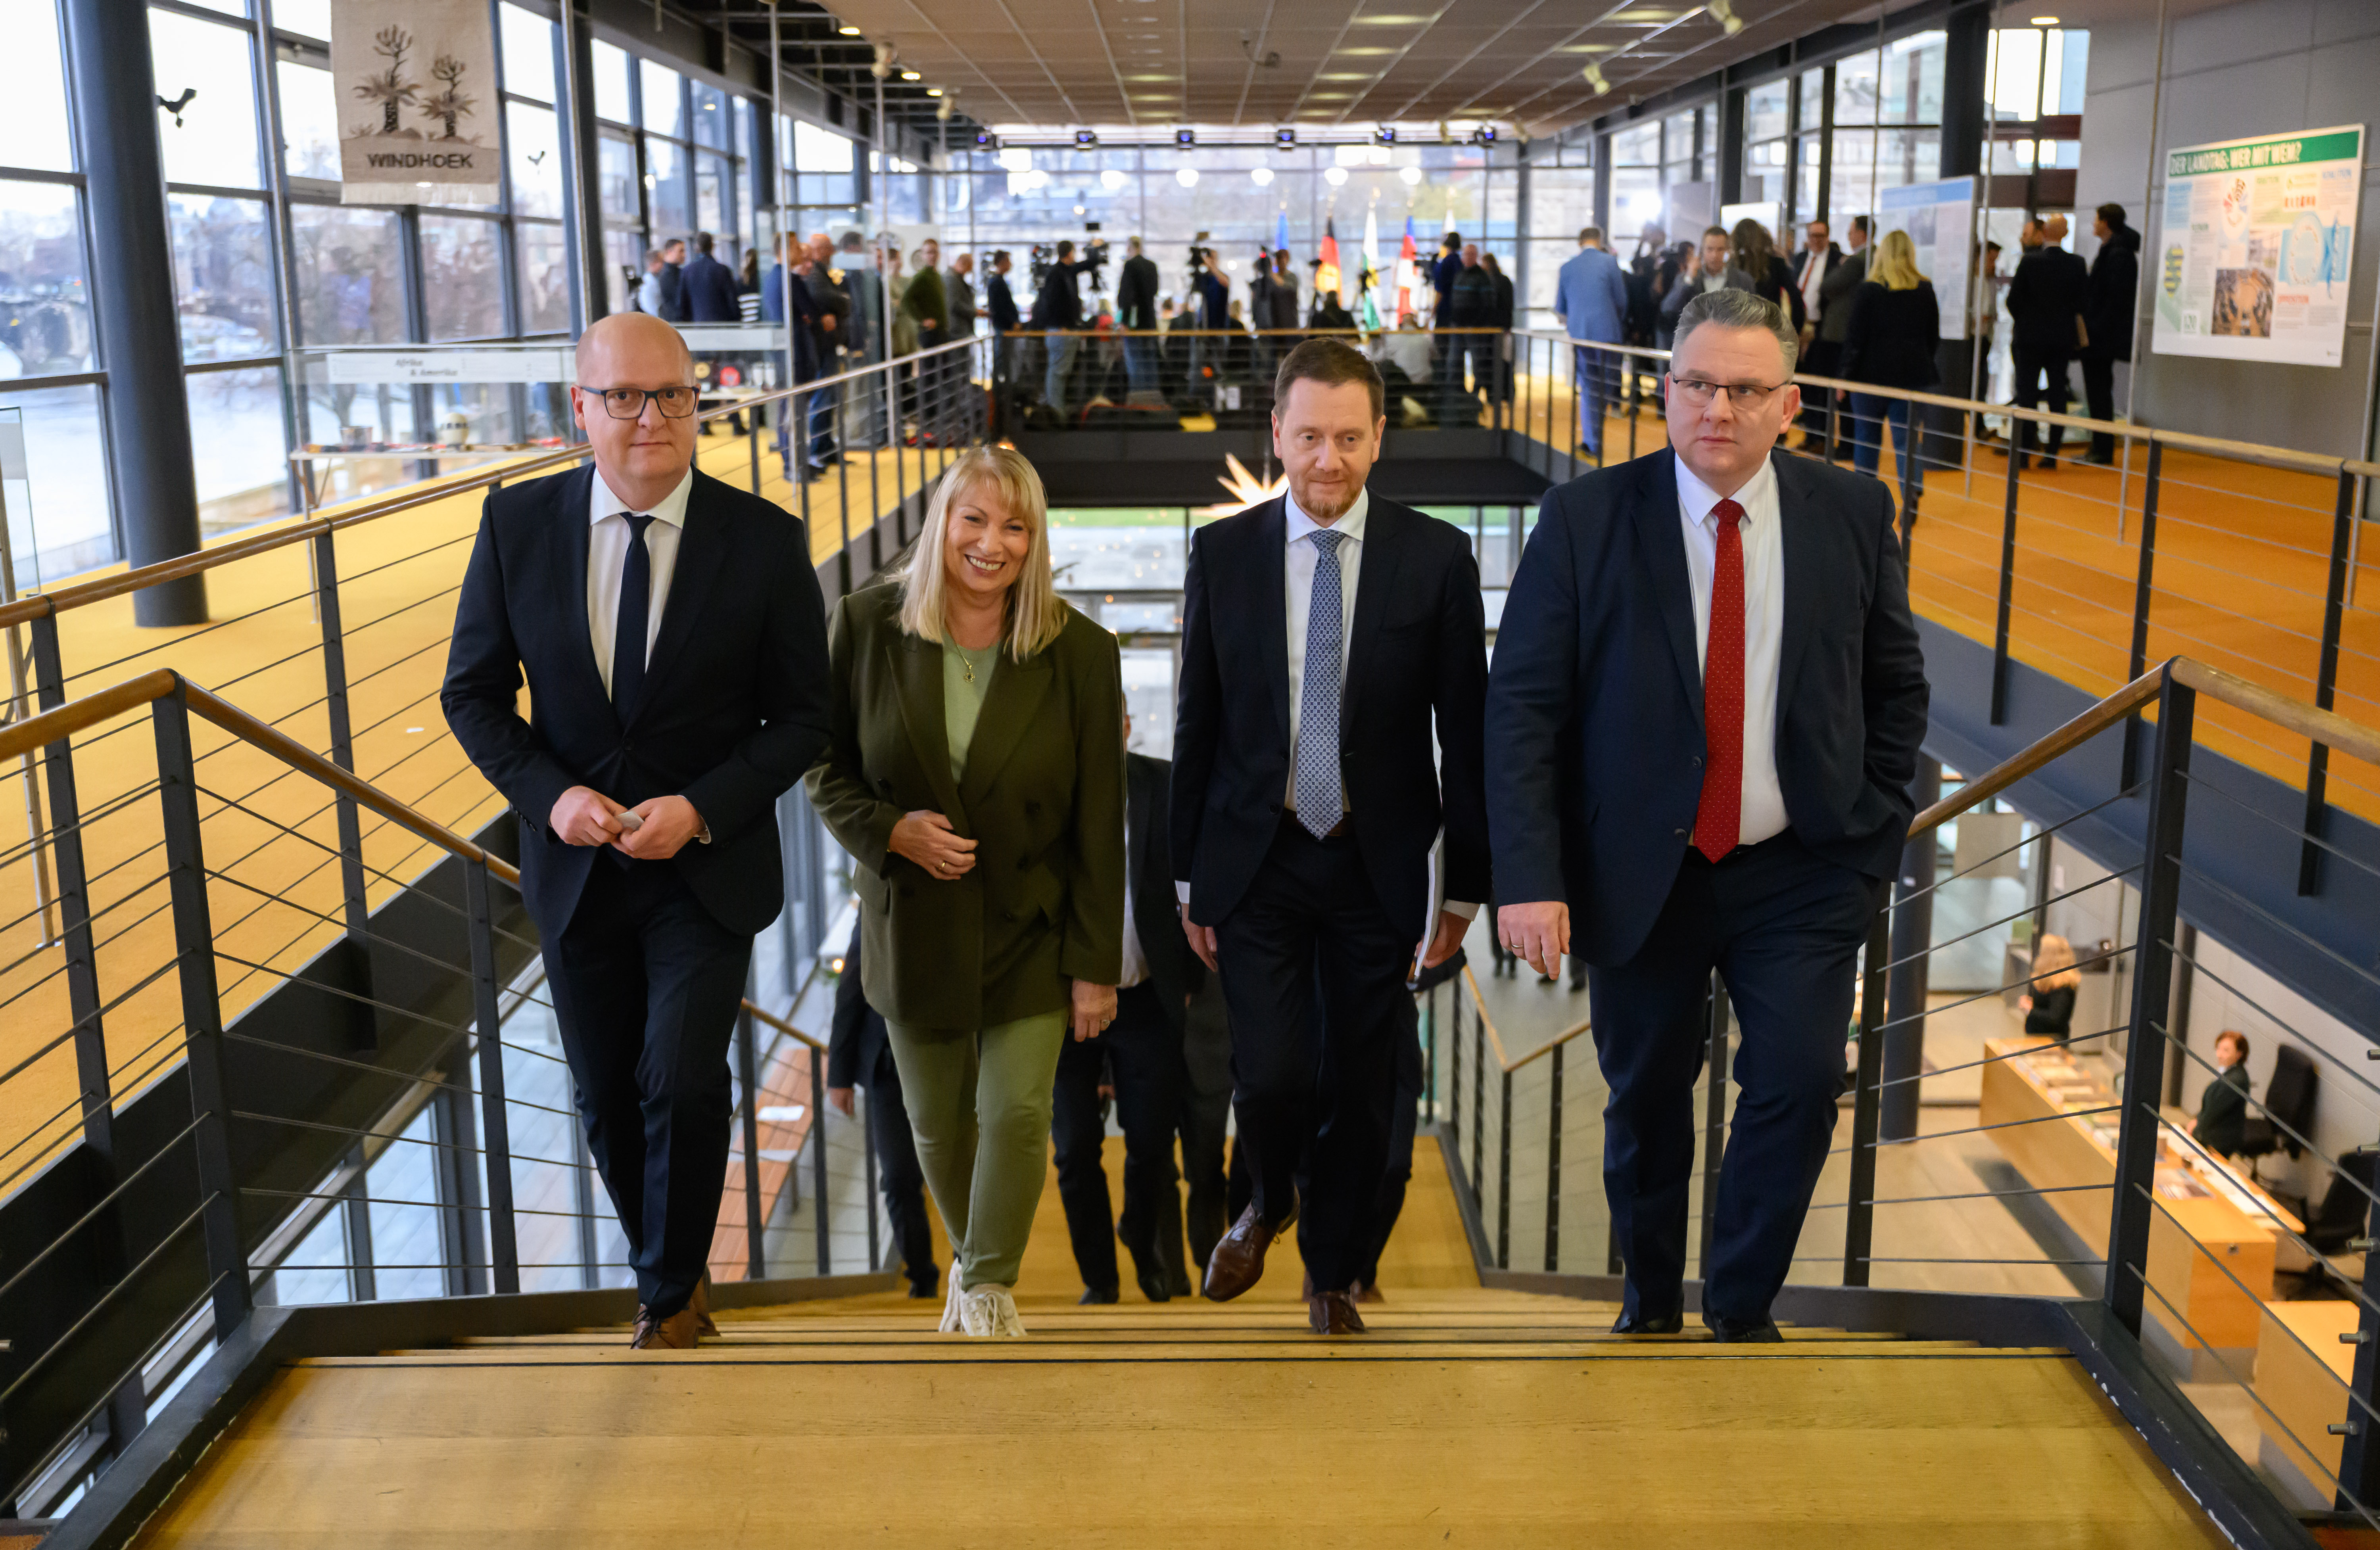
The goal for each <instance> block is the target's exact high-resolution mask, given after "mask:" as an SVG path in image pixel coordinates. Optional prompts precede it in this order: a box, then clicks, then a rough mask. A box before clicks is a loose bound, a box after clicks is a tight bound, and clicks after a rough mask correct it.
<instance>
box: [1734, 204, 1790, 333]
mask: <svg viewBox="0 0 2380 1550" xmlns="http://www.w3.org/2000/svg"><path fill="white" fill-rule="evenodd" d="M1727 239H1728V246H1729V248H1730V254H1729V261H1730V262H1731V263H1733V264H1734V265H1735V267H1736V268H1738V269H1740V270H1742V271H1743V272H1745V273H1746V274H1749V275H1751V276H1752V288H1753V289H1754V290H1755V291H1756V292H1758V293H1759V296H1760V299H1761V300H1763V301H1773V302H1775V303H1776V304H1777V305H1778V306H1779V307H1782V308H1783V309H1785V310H1786V314H1787V317H1788V320H1789V321H1791V323H1792V325H1793V332H1794V333H1796V334H1799V333H1801V332H1802V323H1803V320H1804V319H1805V318H1806V317H1808V315H1809V314H1808V312H1807V310H1806V309H1804V308H1803V302H1802V287H1801V286H1799V285H1795V284H1793V266H1792V265H1791V264H1790V263H1787V262H1786V261H1785V260H1784V259H1783V258H1781V257H1780V256H1779V254H1778V251H1777V242H1776V239H1775V238H1773V237H1771V236H1769V235H1768V228H1767V226H1764V225H1762V224H1760V223H1759V222H1757V221H1755V220H1754V219H1752V217H1750V216H1749V215H1747V216H1745V217H1744V218H1743V220H1741V221H1738V222H1737V223H1736V224H1735V225H1734V226H1733V227H1732V228H1731V229H1730V231H1729V232H1728V234H1727Z"/></svg>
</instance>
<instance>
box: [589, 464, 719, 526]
mask: <svg viewBox="0 0 2380 1550" xmlns="http://www.w3.org/2000/svg"><path fill="white" fill-rule="evenodd" d="M591 482H592V483H593V485H594V487H595V489H594V493H593V495H592V497H591V498H590V500H589V511H588V515H587V521H588V525H589V527H592V526H593V525H594V524H596V523H598V522H601V521H602V520H603V519H604V518H605V517H607V516H617V515H619V514H621V513H622V512H634V511H638V510H639V508H637V507H636V506H632V505H630V504H628V503H626V502H625V501H623V500H621V499H620V498H619V497H618V496H617V495H614V494H613V493H612V487H611V486H610V485H608V484H606V483H604V482H603V474H602V470H601V469H598V470H596V473H595V478H594V479H593V480H592V481H591ZM693 494H694V469H693V468H691V467H688V468H687V469H686V478H682V479H680V480H678V481H677V488H676V489H675V490H671V491H670V492H669V493H668V494H666V495H664V496H662V498H661V502H660V503H659V504H657V505H655V506H653V507H652V508H651V509H650V511H646V512H643V513H642V515H648V516H650V517H651V518H652V519H653V520H654V521H656V522H666V523H668V524H669V525H670V526H671V527H675V528H678V529H679V530H681V531H683V530H684V529H685V527H686V502H687V500H688V499H690V498H691V497H692V496H693Z"/></svg>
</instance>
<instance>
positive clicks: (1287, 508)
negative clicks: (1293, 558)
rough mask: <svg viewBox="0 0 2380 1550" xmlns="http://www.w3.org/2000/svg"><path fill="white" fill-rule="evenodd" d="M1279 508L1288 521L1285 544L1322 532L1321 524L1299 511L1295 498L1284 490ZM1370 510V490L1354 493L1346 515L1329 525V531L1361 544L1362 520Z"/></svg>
mask: <svg viewBox="0 0 2380 1550" xmlns="http://www.w3.org/2000/svg"><path fill="white" fill-rule="evenodd" d="M1371 509H1372V492H1371V490H1369V489H1368V488H1367V489H1364V490H1357V491H1355V503H1354V505H1352V506H1350V507H1348V508H1347V515H1344V516H1342V517H1341V518H1340V519H1339V520H1338V521H1336V522H1334V523H1332V524H1331V525H1330V531H1332V532H1334V533H1336V534H1338V535H1339V536H1340V537H1341V538H1342V539H1346V540H1347V541H1348V542H1350V543H1362V542H1363V541H1364V518H1365V517H1366V515H1369V514H1370V512H1371ZM1281 512H1282V515H1285V516H1286V517H1287V518H1288V519H1289V531H1288V534H1287V536H1286V539H1285V542H1287V543H1295V542H1297V540H1298V539H1302V538H1304V537H1305V535H1307V534H1308V533H1318V532H1320V531H1321V530H1322V524H1320V523H1319V522H1317V521H1315V520H1314V518H1312V517H1310V516H1308V515H1305V512H1303V511H1301V510H1299V509H1298V504H1297V497H1296V496H1294V495H1293V494H1291V493H1290V492H1289V491H1288V490H1282V491H1281Z"/></svg>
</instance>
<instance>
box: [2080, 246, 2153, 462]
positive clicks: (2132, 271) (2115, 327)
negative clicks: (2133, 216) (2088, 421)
mask: <svg viewBox="0 0 2380 1550" xmlns="http://www.w3.org/2000/svg"><path fill="white" fill-rule="evenodd" d="M2092 229H2093V232H2094V234H2095V236H2097V237H2098V238H2099V255H2098V257H2096V258H2095V259H2093V260H2091V271H2090V277H2089V279H2088V280H2086V281H2085V282H2084V284H2083V332H2084V334H2085V340H2084V343H2083V400H2084V402H2086V403H2087V404H2088V405H2089V406H2090V412H2091V418H2093V419H2113V418H2116V363H2117V362H2118V361H2119V360H2130V359H2131V358H2132V313H2133V309H2136V308H2137V307H2138V306H2139V305H2140V295H2139V293H2140V287H2141V234H2140V233H2138V232H2136V231H2134V230H2132V228H2131V227H2130V226H2128V225H2126V224H2124V207H2123V206H2122V205H2120V204H2112V203H2111V204H2103V205H2101V206H2100V207H2099V210H2098V213H2097V214H2096V215H2095V217H2094V219H2093V224H2092ZM2088 461H2090V462H2093V463H2097V464H2101V465H2112V464H2113V463H2114V462H2115V461H2116V437H2115V433H2114V432H2112V431H2107V430H2095V431H2093V432H2092V433H2091V454H2090V457H2089V458H2088Z"/></svg>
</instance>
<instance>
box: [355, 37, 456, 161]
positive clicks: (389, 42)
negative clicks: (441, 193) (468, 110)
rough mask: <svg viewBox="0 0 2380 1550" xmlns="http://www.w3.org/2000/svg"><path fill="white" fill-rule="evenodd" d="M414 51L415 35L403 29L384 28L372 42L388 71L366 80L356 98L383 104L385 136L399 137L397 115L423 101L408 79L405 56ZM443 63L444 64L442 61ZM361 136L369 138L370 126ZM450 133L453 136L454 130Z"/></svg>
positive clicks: (381, 113) (381, 123) (381, 130)
mask: <svg viewBox="0 0 2380 1550" xmlns="http://www.w3.org/2000/svg"><path fill="white" fill-rule="evenodd" d="M412 47H413V34H412V33H410V32H407V30H405V29H403V28H402V27H383V28H382V29H381V30H380V34H379V36H377V37H375V38H374V39H373V40H372V52H373V53H374V54H379V55H380V56H381V57H382V58H383V59H385V60H387V61H388V68H387V69H385V70H383V71H381V72H380V73H379V74H378V75H374V76H370V77H367V78H366V79H364V81H363V82H362V83H361V84H360V85H358V87H357V88H356V95H357V96H358V97H361V98H362V99H363V100H364V101H365V102H368V103H379V104H380V132H381V133H382V134H383V135H394V134H396V133H398V132H399V131H398V129H397V127H396V116H397V114H398V112H399V111H400V110H401V109H403V108H404V106H405V105H406V104H407V103H413V102H418V101H419V100H420V89H419V87H417V86H415V85H414V84H413V83H412V82H411V81H409V80H407V79H405V56H406V54H407V51H409V50H410V49H411V48H412ZM441 62H442V63H443V60H442V61H441ZM450 126H451V120H450ZM371 132H372V130H371V128H370V126H369V125H367V126H365V127H362V128H361V129H359V130H358V133H359V134H366V135H369V134H370V133H371ZM448 133H449V134H452V133H453V129H452V128H451V127H449V129H448Z"/></svg>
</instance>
